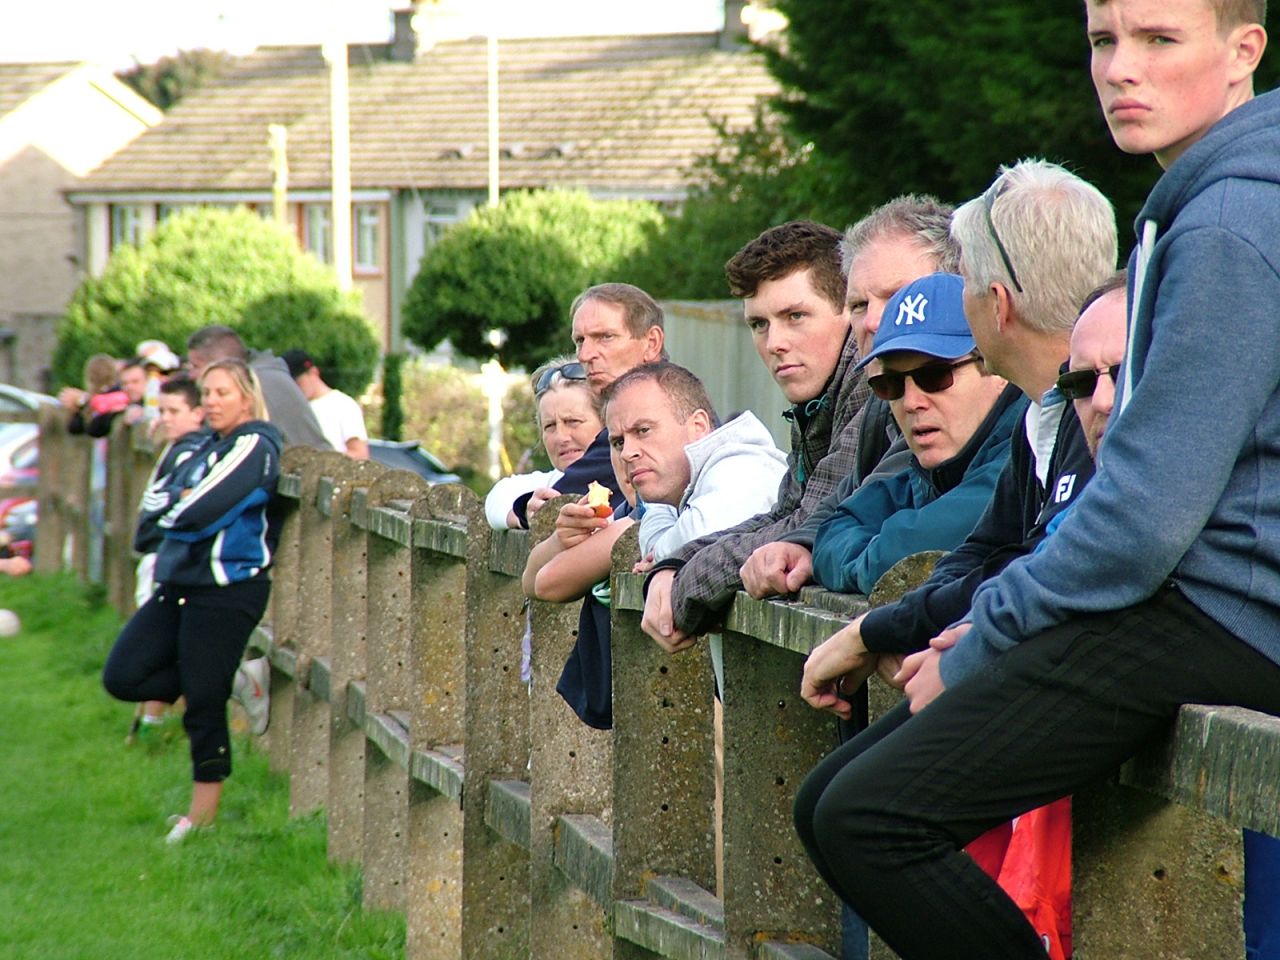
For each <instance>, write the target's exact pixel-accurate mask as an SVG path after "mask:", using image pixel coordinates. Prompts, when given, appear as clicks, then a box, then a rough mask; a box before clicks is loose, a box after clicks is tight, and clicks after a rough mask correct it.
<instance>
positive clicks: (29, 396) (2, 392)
mask: <svg viewBox="0 0 1280 960" xmlns="http://www.w3.org/2000/svg"><path fill="white" fill-rule="evenodd" d="M48 404H51V405H53V406H55V407H56V406H57V405H58V398H57V397H51V396H49V394H47V393H37V392H36V391H34V390H24V389H22V387H15V386H13V385H12V384H8V383H0V413H22V412H23V411H24V410H39V409H40V407H41V406H42V405H48Z"/></svg>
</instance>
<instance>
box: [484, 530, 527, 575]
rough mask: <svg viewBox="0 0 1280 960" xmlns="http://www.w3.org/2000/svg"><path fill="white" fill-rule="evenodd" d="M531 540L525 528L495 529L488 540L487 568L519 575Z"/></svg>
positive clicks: (525, 561)
mask: <svg viewBox="0 0 1280 960" xmlns="http://www.w3.org/2000/svg"><path fill="white" fill-rule="evenodd" d="M530 543H531V541H530V538H529V532H528V531H527V530H497V531H495V532H494V534H493V538H492V539H491V540H490V541H489V569H490V570H492V571H493V572H494V573H505V574H506V575H507V576H509V577H519V576H520V575H521V574H523V573H524V567H525V564H526V563H527V562H528V560H529V545H530Z"/></svg>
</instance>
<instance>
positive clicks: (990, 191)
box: [982, 176, 1022, 293]
mask: <svg viewBox="0 0 1280 960" xmlns="http://www.w3.org/2000/svg"><path fill="white" fill-rule="evenodd" d="M1008 186H1009V185H1008V184H1007V183H1005V182H1004V177H1003V176H1001V177H1000V178H999V179H998V180H996V181H995V182H994V183H993V184H991V186H989V187H987V192H986V193H984V194H983V195H982V208H983V209H984V210H985V211H986V212H987V229H988V230H990V231H991V239H992V240H994V241H995V242H996V250H997V251H999V253H1000V259H1001V260H1002V261H1004V268H1005V270H1007V271H1008V272H1009V279H1010V280H1012V281H1013V288H1014V289H1015V290H1017V291H1018V292H1019V293H1022V284H1020V283H1018V274H1017V273H1015V272H1014V269H1013V261H1012V260H1010V259H1009V251H1008V250H1006V249H1005V248H1004V244H1003V243H1001V242H1000V234H998V233H996V222H995V221H994V220H992V219H991V208H992V207H994V206H995V205H996V199H997V198H998V197H999V196H1000V195H1001V194H1002V193H1004V192H1005V190H1006V189H1007V188H1008Z"/></svg>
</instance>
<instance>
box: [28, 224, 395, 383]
mask: <svg viewBox="0 0 1280 960" xmlns="http://www.w3.org/2000/svg"><path fill="white" fill-rule="evenodd" d="M213 323H220V324H226V325H227V326H229V327H232V328H234V329H235V330H236V331H237V332H239V334H240V336H241V337H242V338H243V340H244V342H245V344H246V345H247V346H249V347H250V348H251V349H258V350H265V349H269V350H273V351H275V352H276V353H282V352H283V351H285V350H288V349H291V348H293V347H301V348H303V349H305V350H307V351H308V352H309V353H310V354H311V355H312V356H313V357H314V358H315V360H316V363H317V365H318V366H319V367H320V369H321V370H322V371H323V372H324V378H325V380H326V382H328V383H329V384H330V385H331V386H334V387H337V388H339V389H341V390H345V391H346V392H348V393H351V394H359V393H360V392H361V391H363V390H364V388H365V387H366V386H367V385H368V383H369V381H370V379H371V378H372V376H373V369H374V364H375V363H376V362H377V359H378V340H377V338H376V337H375V335H374V332H373V330H372V329H371V328H370V325H369V322H368V320H367V319H366V318H365V317H364V315H363V313H362V312H361V310H360V304H359V299H358V296H357V295H356V294H347V293H343V292H342V291H341V290H339V289H338V284H337V280H336V279H335V278H334V276H333V271H332V270H331V269H330V268H328V267H327V266H325V265H324V264H321V263H320V262H319V261H317V260H316V259H315V258H314V257H313V256H311V255H310V254H308V253H306V252H304V251H302V250H300V249H299V248H298V245H297V242H296V241H295V240H294V238H293V237H292V235H291V234H289V233H287V232H286V231H283V230H281V229H280V228H279V227H277V226H276V225H274V224H272V223H271V222H269V221H266V220H263V219H262V218H260V217H259V216H258V215H257V214H255V213H253V212H251V211H249V210H247V209H244V208H239V209H236V210H220V209H213V208H193V209H189V210H183V211H181V212H179V213H176V214H174V215H173V216H170V217H168V218H167V219H166V220H164V222H163V223H161V224H160V225H159V226H158V227H156V229H155V231H154V232H153V233H152V234H151V235H150V236H149V237H147V239H146V240H144V241H143V242H142V243H141V244H140V245H139V246H137V247H134V246H132V245H127V244H126V245H121V246H119V247H117V248H116V249H115V251H114V252H113V253H112V254H111V259H110V260H108V261H107V266H106V269H105V270H104V271H103V273H102V276H100V277H92V278H89V279H86V280H85V281H84V282H83V283H81V284H80V286H79V288H78V289H77V290H76V292H75V294H74V296H73V297H72V299H71V304H70V306H68V308H67V313H66V316H65V317H64V318H63V320H62V322H61V323H60V324H59V326H58V345H57V349H56V351H55V353H54V359H53V376H54V381H55V383H56V384H59V385H61V384H68V383H73V384H78V383H79V382H80V377H81V370H82V368H83V366H84V361H85V360H86V359H87V358H88V357H90V356H91V355H92V354H94V353H99V352H101V353H109V354H111V355H112V356H116V357H129V356H132V354H133V352H134V350H135V348H136V346H137V344H138V343H139V342H140V341H142V340H146V339H156V340H163V341H164V342H165V343H167V344H168V345H169V346H170V347H171V348H172V349H173V350H174V351H175V352H176V353H179V354H181V353H184V352H185V346H186V340H187V337H188V336H189V335H190V334H191V333H193V332H194V331H196V330H198V329H200V328H201V327H204V326H208V325H209V324H213Z"/></svg>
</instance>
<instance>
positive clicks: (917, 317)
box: [893, 293, 929, 327]
mask: <svg viewBox="0 0 1280 960" xmlns="http://www.w3.org/2000/svg"><path fill="white" fill-rule="evenodd" d="M928 305H929V300H928V298H927V297H925V295H924V294H923V293H917V294H915V295H914V296H910V297H903V298H902V302H901V303H900V304H898V316H897V317H895V318H894V321H893V325H894V326H895V327H900V326H902V325H903V324H904V323H905V324H906V325H907V326H908V327H909V326H911V325H912V324H914V323H924V308H925V307H927V306H928Z"/></svg>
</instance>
